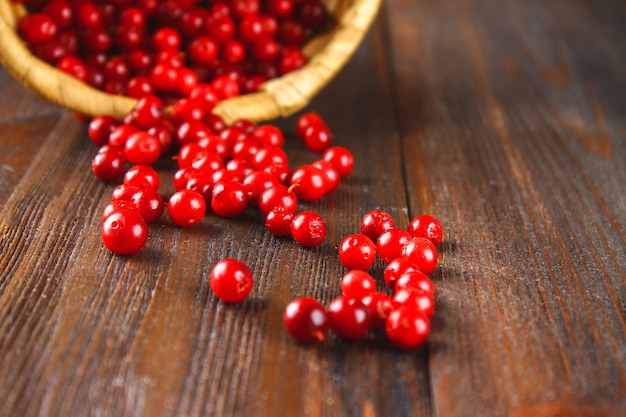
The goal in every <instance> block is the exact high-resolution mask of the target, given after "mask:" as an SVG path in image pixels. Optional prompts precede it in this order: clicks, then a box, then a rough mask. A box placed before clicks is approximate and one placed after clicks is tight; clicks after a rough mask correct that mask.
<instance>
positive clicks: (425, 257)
mask: <svg viewBox="0 0 626 417" xmlns="http://www.w3.org/2000/svg"><path fill="white" fill-rule="evenodd" d="M402 256H404V257H406V258H408V259H409V260H410V261H411V262H413V263H414V264H415V265H417V267H418V268H419V269H420V271H422V272H423V273H425V274H430V273H431V272H433V271H434V270H435V268H436V267H437V248H435V245H434V244H433V242H431V241H430V240H428V239H424V238H422V237H414V238H413V239H410V240H409V241H408V242H407V243H406V244H405V245H404V246H403V248H402Z"/></svg>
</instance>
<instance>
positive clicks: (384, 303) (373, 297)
mask: <svg viewBox="0 0 626 417" xmlns="http://www.w3.org/2000/svg"><path fill="white" fill-rule="evenodd" d="M361 302H362V303H363V305H364V306H365V307H367V309H368V310H369V311H370V316H371V317H372V328H373V329H382V328H384V327H385V323H386V321H387V317H389V314H391V312H392V311H393V310H394V306H393V300H392V299H391V297H389V296H388V295H387V294H384V293H382V292H375V293H373V294H370V295H368V296H365V297H364V298H363V299H362V300H361Z"/></svg>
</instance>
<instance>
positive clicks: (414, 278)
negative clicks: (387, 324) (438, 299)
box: [395, 271, 435, 299]
mask: <svg viewBox="0 0 626 417" xmlns="http://www.w3.org/2000/svg"><path fill="white" fill-rule="evenodd" d="M406 288H418V289H420V290H422V291H424V292H425V293H426V294H427V295H428V296H429V297H430V298H433V299H434V298H435V285H434V284H433V282H432V281H431V280H430V278H428V275H426V274H425V273H423V272H421V271H410V272H405V273H403V274H402V275H400V277H399V278H398V279H397V280H396V286H395V290H396V291H399V290H402V289H406Z"/></svg>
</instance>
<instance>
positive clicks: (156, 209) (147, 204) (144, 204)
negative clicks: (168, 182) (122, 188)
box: [130, 190, 165, 223]
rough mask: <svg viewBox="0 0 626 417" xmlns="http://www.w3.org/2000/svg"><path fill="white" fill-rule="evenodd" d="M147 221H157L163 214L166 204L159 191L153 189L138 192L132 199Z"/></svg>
mask: <svg viewBox="0 0 626 417" xmlns="http://www.w3.org/2000/svg"><path fill="white" fill-rule="evenodd" d="M130 201H131V203H133V205H134V206H135V208H136V209H137V212H138V213H139V214H140V215H141V217H142V218H143V220H144V221H145V222H146V223H153V222H155V221H157V220H158V219H159V218H160V217H161V215H162V214H163V210H164V209H165V204H164V203H163V198H162V197H161V195H160V194H159V193H157V192H156V191H153V190H143V191H139V192H136V193H135V194H133V196H132V197H131V199H130Z"/></svg>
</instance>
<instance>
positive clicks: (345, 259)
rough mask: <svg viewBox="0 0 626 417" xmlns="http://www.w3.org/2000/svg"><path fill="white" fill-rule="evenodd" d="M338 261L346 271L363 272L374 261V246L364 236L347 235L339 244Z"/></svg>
mask: <svg viewBox="0 0 626 417" xmlns="http://www.w3.org/2000/svg"><path fill="white" fill-rule="evenodd" d="M339 260H340V261H341V263H342V264H343V266H344V267H346V268H347V269H360V270H363V271H365V270H366V269H368V268H369V267H370V266H372V264H373V263H374V260H376V245H374V242H372V240H371V239H370V238H369V237H367V236H365V235H362V234H353V235H349V236H347V237H345V238H344V239H343V240H342V241H341V243H340V244H339Z"/></svg>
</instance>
